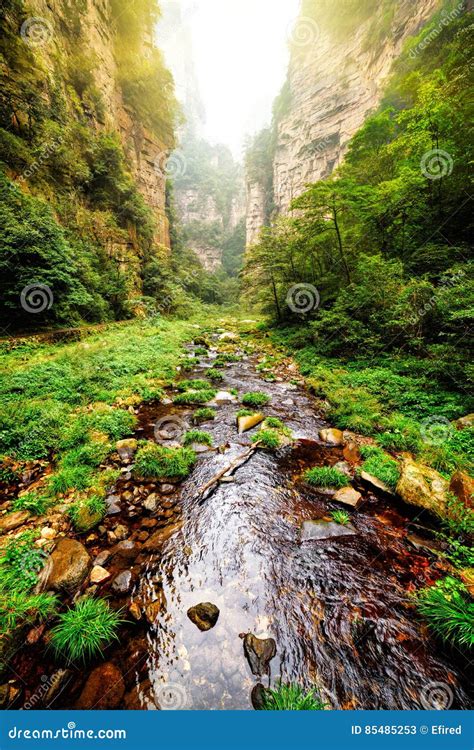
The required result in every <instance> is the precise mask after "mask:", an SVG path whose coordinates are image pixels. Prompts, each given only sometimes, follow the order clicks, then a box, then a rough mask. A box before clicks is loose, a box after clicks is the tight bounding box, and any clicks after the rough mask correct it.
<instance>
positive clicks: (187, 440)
mask: <svg viewBox="0 0 474 750" xmlns="http://www.w3.org/2000/svg"><path fill="white" fill-rule="evenodd" d="M193 443H198V444H199V445H209V446H212V435H209V433H208V432H203V431H202V430H189V431H188V432H187V433H186V434H185V436H184V440H183V444H184V445H185V446H189V445H192V444H193Z"/></svg>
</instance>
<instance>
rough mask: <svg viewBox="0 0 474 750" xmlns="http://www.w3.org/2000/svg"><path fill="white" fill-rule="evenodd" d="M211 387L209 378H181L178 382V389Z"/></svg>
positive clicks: (201, 389)
mask: <svg viewBox="0 0 474 750" xmlns="http://www.w3.org/2000/svg"><path fill="white" fill-rule="evenodd" d="M210 388H211V385H210V383H208V382H207V380H181V381H180V382H179V383H177V384H176V389H177V390H178V391H183V392H184V391H208V390H209V389H210Z"/></svg>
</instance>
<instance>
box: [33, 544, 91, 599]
mask: <svg viewBox="0 0 474 750" xmlns="http://www.w3.org/2000/svg"><path fill="white" fill-rule="evenodd" d="M90 564H91V560H90V557H89V555H88V553H87V550H86V548H85V547H84V546H83V545H82V544H81V543H80V542H77V541H76V540H75V539H60V540H59V542H58V543H57V545H56V548H55V549H54V551H53V553H52V555H51V556H50V558H49V559H48V561H47V563H46V565H45V567H44V569H43V571H42V573H41V575H40V579H39V588H41V589H42V590H48V589H52V590H53V591H74V590H75V589H77V588H79V586H80V585H81V583H82V582H83V581H84V579H85V578H86V576H87V573H88V572H89V568H90Z"/></svg>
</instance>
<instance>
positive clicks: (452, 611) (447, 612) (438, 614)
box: [416, 577, 474, 648]
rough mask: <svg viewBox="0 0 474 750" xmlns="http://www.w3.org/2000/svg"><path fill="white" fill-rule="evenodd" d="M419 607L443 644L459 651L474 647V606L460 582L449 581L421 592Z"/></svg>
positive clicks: (418, 597)
mask: <svg viewBox="0 0 474 750" xmlns="http://www.w3.org/2000/svg"><path fill="white" fill-rule="evenodd" d="M416 606H417V609H418V612H419V613H420V614H421V615H422V616H423V617H424V618H425V620H426V621H427V622H428V625H429V626H430V628H431V629H432V630H433V632H434V633H435V634H436V635H438V636H439V637H440V638H442V640H444V641H449V642H450V643H452V644H453V645H455V646H458V647H460V648H471V647H472V646H473V645H474V602H473V601H472V599H470V597H469V595H468V593H467V591H466V587H465V586H464V585H463V584H462V583H461V582H460V581H458V580H456V579H455V578H450V577H448V578H445V579H444V580H442V581H438V583H436V584H435V585H434V586H430V587H429V588H427V589H424V590H422V591H420V592H418V594H417V596H416Z"/></svg>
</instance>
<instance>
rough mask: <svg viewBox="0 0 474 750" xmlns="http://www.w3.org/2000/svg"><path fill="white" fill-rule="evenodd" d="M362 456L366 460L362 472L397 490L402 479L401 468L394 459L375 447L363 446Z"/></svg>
mask: <svg viewBox="0 0 474 750" xmlns="http://www.w3.org/2000/svg"><path fill="white" fill-rule="evenodd" d="M360 452H361V456H362V458H364V459H365V461H364V463H363V464H362V466H361V468H360V471H365V472H367V474H371V475H372V476H373V477H376V478H377V479H380V481H381V482H383V483H384V484H386V485H387V487H390V489H392V490H395V489H396V487H397V484H398V480H399V479H400V467H399V465H398V462H397V461H395V459H394V458H392V457H391V456H389V455H388V454H387V453H385V452H384V451H383V450H381V448H376V447H375V446H361V450H360Z"/></svg>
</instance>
